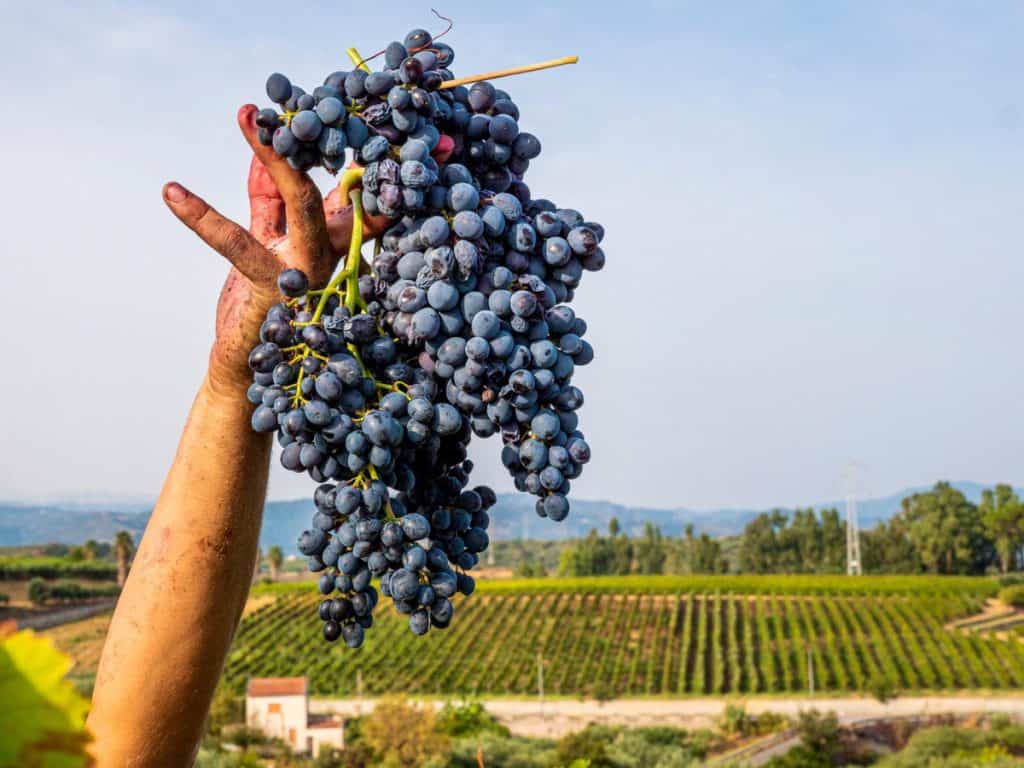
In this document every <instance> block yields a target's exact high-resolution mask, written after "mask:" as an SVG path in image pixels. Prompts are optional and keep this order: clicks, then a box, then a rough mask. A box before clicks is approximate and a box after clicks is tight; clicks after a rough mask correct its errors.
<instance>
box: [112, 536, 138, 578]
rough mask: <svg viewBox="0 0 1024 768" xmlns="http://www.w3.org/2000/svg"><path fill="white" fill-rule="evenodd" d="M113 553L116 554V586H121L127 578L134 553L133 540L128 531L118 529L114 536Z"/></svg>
mask: <svg viewBox="0 0 1024 768" xmlns="http://www.w3.org/2000/svg"><path fill="white" fill-rule="evenodd" d="M114 554H115V555H116V556H117V586H119V587H123V586H124V582H125V580H126V579H127V578H128V567H129V565H130V564H131V560H132V555H134V554H135V540H134V539H133V538H132V535H131V534H130V533H128V531H118V532H117V536H115V537H114Z"/></svg>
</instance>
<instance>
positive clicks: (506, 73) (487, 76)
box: [346, 47, 580, 91]
mask: <svg viewBox="0 0 1024 768" xmlns="http://www.w3.org/2000/svg"><path fill="white" fill-rule="evenodd" d="M346 53H348V57H349V58H350V59H352V63H353V64H355V65H356V66H357V67H359V68H360V69H362V70H363V71H364V72H369V71H370V68H369V67H368V66H367V65H366V61H365V60H364V59H363V57H362V56H360V55H359V51H357V50H356V49H355V48H354V47H353V48H349V49H348V51H346ZM579 60H580V57H579V56H563V57H562V58H560V59H551V60H550V61H541V62H538V63H536V64H527V65H525V66H522V67H509V68H508V69H499V70H497V71H496V72H484V73H483V74H480V75H470V76H469V77H460V78H457V79H455V80H445V81H444V82H443V83H441V85H440V86H438V88H439V90H442V91H445V90H448V89H449V88H454V87H455V86H457V85H465V84H466V83H479V82H480V81H481V80H497V79H499V78H502V77H510V76H511V75H521V74H523V73H524V72H536V71H538V70H541V69H552V68H553V67H564V66H565V65H566V64H575V63H576V62H578V61H579Z"/></svg>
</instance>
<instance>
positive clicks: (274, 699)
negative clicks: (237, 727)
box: [245, 695, 345, 757]
mask: <svg viewBox="0 0 1024 768" xmlns="http://www.w3.org/2000/svg"><path fill="white" fill-rule="evenodd" d="M308 722H309V713H308V701H307V698H306V697H305V696H303V695H285V696H246V697H245V723H246V725H248V726H249V727H250V728H257V729H259V730H261V731H263V733H265V734H266V735H267V736H269V737H271V738H275V739H281V741H283V742H285V743H286V744H288V745H289V746H290V747H291V748H292V749H293V750H295V751H296V752H308V753H310V754H311V755H312V756H313V757H316V756H317V755H319V754H320V748H321V747H322V746H332V747H337V748H338V749H344V747H345V731H344V727H343V726H341V725H337V726H333V727H326V728H324V727H320V728H317V727H314V728H310V727H308Z"/></svg>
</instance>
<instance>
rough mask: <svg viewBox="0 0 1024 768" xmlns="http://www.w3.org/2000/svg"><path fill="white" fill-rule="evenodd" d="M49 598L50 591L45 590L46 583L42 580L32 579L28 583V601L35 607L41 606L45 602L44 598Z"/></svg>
mask: <svg viewBox="0 0 1024 768" xmlns="http://www.w3.org/2000/svg"><path fill="white" fill-rule="evenodd" d="M49 596H50V591H49V590H48V589H47V588H46V582H45V581H43V580H42V579H32V581H30V582H29V583H28V599H29V600H31V601H32V602H33V603H35V604H36V605H42V604H43V603H45V602H46V598H48V597H49Z"/></svg>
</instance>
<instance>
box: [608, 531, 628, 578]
mask: <svg viewBox="0 0 1024 768" xmlns="http://www.w3.org/2000/svg"><path fill="white" fill-rule="evenodd" d="M608 536H609V538H610V539H611V563H610V564H609V569H608V572H609V573H613V574H615V575H617V576H625V575H626V574H628V573H629V572H630V571H631V570H633V542H632V541H630V540H629V537H628V536H627V535H626V534H625V533H623V532H622V529H621V528H620V527H619V520H618V518H615V517H613V518H612V519H611V520H610V521H609V522H608Z"/></svg>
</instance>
